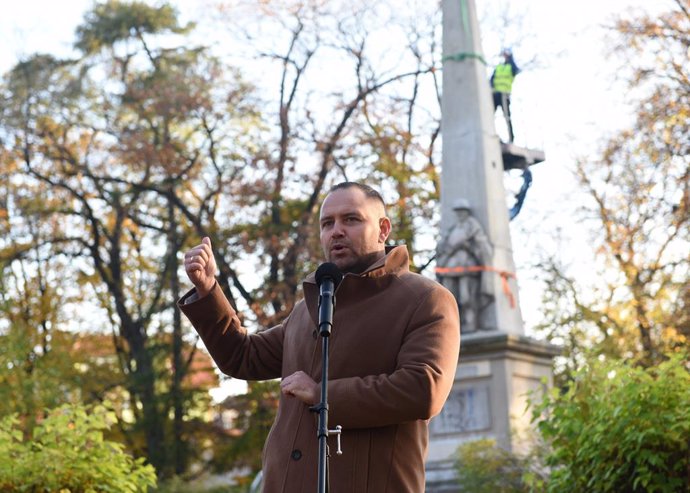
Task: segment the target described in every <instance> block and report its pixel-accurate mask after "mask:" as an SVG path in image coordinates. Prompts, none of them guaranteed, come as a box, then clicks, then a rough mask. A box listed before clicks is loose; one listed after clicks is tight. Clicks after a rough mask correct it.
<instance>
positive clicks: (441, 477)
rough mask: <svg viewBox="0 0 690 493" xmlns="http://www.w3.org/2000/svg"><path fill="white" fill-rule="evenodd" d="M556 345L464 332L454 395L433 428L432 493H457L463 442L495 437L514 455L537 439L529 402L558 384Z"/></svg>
mask: <svg viewBox="0 0 690 493" xmlns="http://www.w3.org/2000/svg"><path fill="white" fill-rule="evenodd" d="M558 353H559V350H558V348H557V347H556V346H553V345H551V344H547V343H544V342H540V341H537V340H535V339H532V338H529V337H526V336H521V335H514V334H507V333H505V332H499V331H494V332H476V333H473V334H463V335H462V341H461V349H460V364H459V365H458V369H457V373H456V375H455V383H454V384H453V389H452V390H451V393H450V397H449V398H448V401H447V402H446V405H445V406H444V408H443V410H442V411H441V413H440V414H439V415H438V416H436V417H435V418H433V419H432V420H431V423H430V426H429V439H430V440H429V457H428V459H427V466H426V467H427V474H426V478H427V479H426V482H427V486H426V491H427V493H450V492H457V491H458V488H459V485H458V482H457V479H456V472H455V461H456V451H457V448H458V447H459V446H460V444H462V443H464V442H468V441H473V440H478V439H482V438H492V439H494V440H495V441H496V443H497V444H498V445H500V446H501V447H503V448H504V449H506V450H510V451H513V452H518V453H520V452H523V451H526V450H527V449H528V448H529V444H530V441H531V433H530V429H531V428H530V419H531V416H530V414H529V412H528V411H527V399H528V393H530V392H535V391H536V392H543V391H544V390H546V389H547V388H549V387H550V386H551V385H552V378H553V372H552V362H553V358H554V356H556V355H557V354H558Z"/></svg>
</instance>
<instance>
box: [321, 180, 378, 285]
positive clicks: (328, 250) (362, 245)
mask: <svg viewBox="0 0 690 493" xmlns="http://www.w3.org/2000/svg"><path fill="white" fill-rule="evenodd" d="M320 227H321V247H322V248H323V253H324V255H325V257H326V260H328V261H329V262H333V263H334V264H335V265H337V266H338V268H339V269H340V270H341V271H343V272H354V273H360V272H363V271H364V270H366V268H367V267H369V266H370V265H371V264H372V263H374V261H376V260H377V259H379V258H381V257H382V256H383V255H384V252H385V243H386V238H388V234H389V233H390V230H391V222H390V220H389V219H388V218H387V217H386V216H385V212H384V209H383V205H382V204H381V203H380V202H378V201H377V200H374V199H371V198H368V197H367V196H366V195H365V194H364V192H362V191H361V190H360V189H358V188H356V187H352V188H345V189H340V190H336V191H334V192H332V193H330V194H329V195H328V196H327V197H326V200H324V201H323V205H322V206H321V217H320Z"/></svg>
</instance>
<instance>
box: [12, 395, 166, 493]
mask: <svg viewBox="0 0 690 493" xmlns="http://www.w3.org/2000/svg"><path fill="white" fill-rule="evenodd" d="M113 420H114V418H113V417H112V415H110V413H109V412H108V410H107V409H106V408H105V407H103V406H96V407H93V408H89V409H86V408H84V407H83V406H78V405H65V406H62V407H59V408H57V409H55V410H53V411H52V412H50V413H49V415H48V416H47V417H46V418H45V419H44V420H43V421H42V422H40V423H39V424H38V425H37V426H36V427H35V428H34V430H33V432H32V434H31V436H30V437H25V436H24V433H23V432H22V430H21V427H20V421H19V419H18V418H17V416H16V415H10V416H7V417H5V418H3V419H2V420H1V421H0V491H3V492H23V491H26V492H32V493H44V492H45V493H47V492H58V491H59V492H61V493H100V492H112V493H137V492H146V491H147V489H148V487H149V486H155V485H156V474H155V470H154V469H153V467H152V466H150V465H145V464H144V461H143V459H134V458H132V457H131V456H130V455H128V454H127V453H125V451H124V448H123V446H122V444H120V443H116V442H111V441H108V440H104V438H103V430H106V429H108V428H109V427H110V426H111V424H112V423H113V422H114V421H113Z"/></svg>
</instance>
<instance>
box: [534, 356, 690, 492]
mask: <svg viewBox="0 0 690 493" xmlns="http://www.w3.org/2000/svg"><path fill="white" fill-rule="evenodd" d="M686 361H687V358H686V357H683V356H678V355H676V356H673V357H671V358H670V359H669V360H668V361H666V362H664V363H662V364H660V365H658V366H656V367H652V368H646V369H645V368H640V367H636V366H633V365H630V364H626V363H622V362H609V363H601V362H594V363H592V364H591V365H590V366H588V367H586V368H584V369H583V370H581V371H580V372H578V373H577V374H576V375H575V379H574V382H573V383H572V385H571V386H570V387H569V388H568V390H567V391H566V392H559V391H558V389H553V390H552V392H550V393H548V394H547V395H545V396H544V399H543V401H542V402H541V404H540V405H538V406H537V407H536V408H535V411H534V415H535V421H536V422H537V424H538V428H539V430H540V432H541V434H542V436H543V437H544V439H545V440H546V441H547V442H548V443H549V444H550V446H551V450H550V452H549V453H548V454H547V456H546V457H545V461H546V464H547V465H548V466H550V467H551V477H550V480H549V483H548V491H552V492H558V493H568V492H578V493H580V492H590V491H592V492H602V493H605V492H616V493H617V492H621V491H625V492H630V493H638V492H639V493H642V492H645V493H647V492H661V493H666V492H668V493H671V492H673V493H680V492H690V477H689V475H690V372H689V371H688V368H687V366H686V365H687V363H686Z"/></svg>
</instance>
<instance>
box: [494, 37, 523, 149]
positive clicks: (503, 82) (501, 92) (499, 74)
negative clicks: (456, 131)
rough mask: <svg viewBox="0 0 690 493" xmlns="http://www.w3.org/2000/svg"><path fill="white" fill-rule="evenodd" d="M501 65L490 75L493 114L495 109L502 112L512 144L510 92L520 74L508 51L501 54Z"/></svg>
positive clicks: (509, 140) (505, 50)
mask: <svg viewBox="0 0 690 493" xmlns="http://www.w3.org/2000/svg"><path fill="white" fill-rule="evenodd" d="M501 56H502V57H503V63H500V64H498V65H497V66H496V68H495V69H494V72H493V74H491V90H492V91H493V97H494V112H495V111H496V109H497V108H499V107H500V108H501V110H502V111H503V117H504V118H505V120H506V126H507V127H508V142H513V140H514V137H515V135H514V134H513V123H512V120H511V117H510V92H511V90H512V89H513V81H514V80H515V76H516V75H517V74H519V73H520V69H519V68H518V66H517V65H516V64H515V60H514V59H513V53H512V52H511V50H509V49H507V48H506V49H504V50H503V51H502V52H501Z"/></svg>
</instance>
